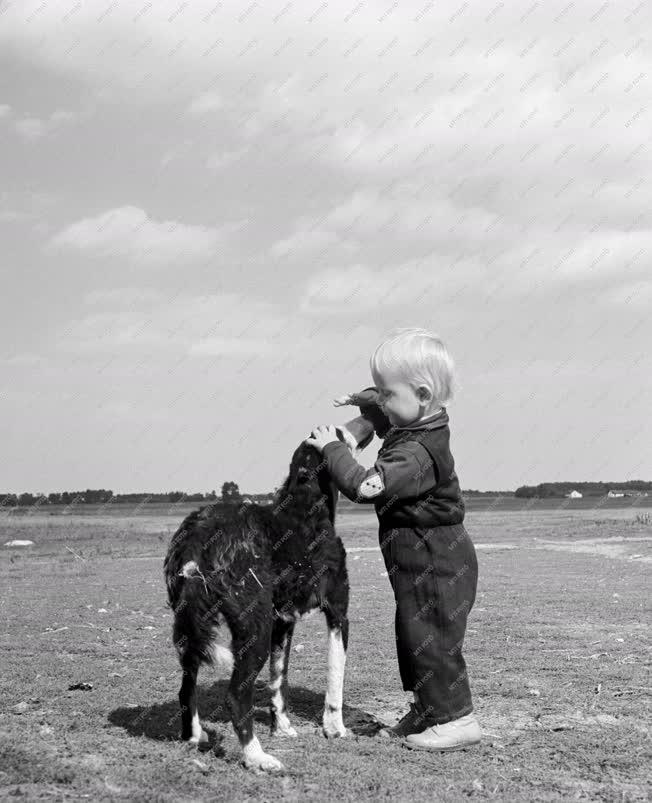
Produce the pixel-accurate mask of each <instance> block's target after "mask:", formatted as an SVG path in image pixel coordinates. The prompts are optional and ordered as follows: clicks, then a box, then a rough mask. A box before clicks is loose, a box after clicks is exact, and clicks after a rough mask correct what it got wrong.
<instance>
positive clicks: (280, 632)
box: [269, 619, 297, 737]
mask: <svg viewBox="0 0 652 803" xmlns="http://www.w3.org/2000/svg"><path fill="white" fill-rule="evenodd" d="M293 633H294V622H286V621H284V620H283V619H274V623H273V625H272V643H271V649H270V652H269V689H270V691H271V692H272V699H271V704H270V713H271V716H272V733H280V734H283V735H284V736H293V737H296V736H297V732H296V730H295V729H294V728H293V727H292V725H291V724H290V720H289V718H288V715H287V698H288V660H289V657H290V645H291V644H292V634H293Z"/></svg>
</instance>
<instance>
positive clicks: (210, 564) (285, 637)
mask: <svg viewBox="0 0 652 803" xmlns="http://www.w3.org/2000/svg"><path fill="white" fill-rule="evenodd" d="M350 423H352V422H350ZM347 426H348V425H347ZM351 430H354V431H355V428H354V427H351V428H350V429H348V428H347V427H341V428H338V429H337V433H338V437H339V439H340V440H343V441H344V442H345V443H346V444H347V445H348V446H349V448H351V450H352V451H356V450H357V448H358V441H357V440H356V438H355V437H354V436H353V435H352V434H351ZM367 434H368V430H367ZM372 434H373V433H372ZM365 445H366V444H365ZM337 495H338V491H337V489H336V488H335V486H334V485H333V483H332V481H331V479H330V477H329V475H328V473H327V471H326V469H325V467H324V463H323V461H322V459H321V456H320V454H319V453H318V452H317V450H316V449H314V448H312V447H311V446H307V445H306V444H305V443H302V444H301V445H300V446H299V448H298V449H297V450H296V451H295V453H294V455H293V457H292V462H291V464H290V473H289V475H288V477H287V479H286V480H285V482H284V484H283V486H282V487H281V489H280V490H279V492H278V494H277V499H276V502H275V503H274V504H273V505H269V506H264V505H257V504H252V503H249V504H244V505H238V504H233V503H229V504H226V503H222V504H212V505H207V506H206V507H203V508H201V509H200V510H197V511H194V512H193V513H191V514H190V515H189V516H187V517H186V519H185V520H184V521H183V522H182V524H181V525H180V527H179V529H178V530H177V531H176V533H175V534H174V536H173V537H172V541H171V543H170V546H169V549H168V553H167V557H166V558H165V564H164V573H165V580H166V584H167V590H168V599H169V604H170V606H171V607H172V609H173V610H174V626H173V638H174V644H175V647H176V649H177V652H178V655H179V661H180V663H181V668H182V670H183V680H182V684H181V690H180V691H179V702H180V704H181V736H182V738H183V739H186V740H188V741H190V742H191V743H195V744H199V743H200V742H205V741H207V740H208V737H207V735H206V733H205V731H203V730H202V727H201V725H200V721H199V715H198V712H197V691H196V687H197V672H198V669H199V666H200V665H201V664H211V663H222V662H226V663H227V665H229V666H230V667H231V669H232V673H231V681H230V683H229V688H228V692H227V705H228V707H229V710H230V713H231V721H232V723H233V727H234V729H235V732H236V734H237V736H238V739H239V740H240V744H241V746H242V749H243V752H244V763H245V765H246V766H247V767H250V768H256V769H262V770H278V769H282V767H283V765H282V764H281V762H280V761H278V759H276V758H275V757H274V756H272V755H269V754H268V753H265V752H264V751H263V749H262V747H261V745H260V742H259V741H258V739H257V737H256V736H255V734H254V731H253V698H254V683H255V681H256V678H257V677H258V674H259V672H260V671H261V669H262V668H263V665H264V663H265V661H266V660H267V658H268V657H269V667H270V681H269V688H270V690H271V692H272V698H271V717H272V731H273V732H276V733H280V734H283V735H285V736H290V737H293V736H296V735H297V732H296V730H295V729H294V728H293V727H292V725H291V724H290V720H289V718H288V715H287V687H288V684H287V672H288V658H289V655H290V644H291V641H292V633H293V631H294V626H295V623H296V622H297V620H298V619H299V618H300V617H301V615H302V614H305V613H308V612H310V611H312V610H314V609H319V610H321V611H323V613H324V615H325V617H326V624H327V626H328V681H327V688H326V698H325V704H324V712H323V719H322V727H323V731H324V734H325V735H326V736H328V737H337V736H345V735H346V729H345V727H344V723H343V721H342V688H343V683H344V665H345V661H346V650H347V643H348V629H349V622H348V619H347V609H348V602H349V583H348V576H347V570H346V553H345V551H344V546H343V545H342V542H341V540H340V539H339V537H338V536H337V535H336V534H335V530H334V526H333V525H334V520H335V508H336V503H337ZM221 630H222V631H226V634H227V636H228V639H229V642H230V643H229V644H228V646H227V645H224V644H220V643H219V642H220V631H221Z"/></svg>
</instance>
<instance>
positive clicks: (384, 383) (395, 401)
mask: <svg viewBox="0 0 652 803" xmlns="http://www.w3.org/2000/svg"><path fill="white" fill-rule="evenodd" d="M375 384H376V387H377V388H378V392H379V394H380V395H379V399H378V403H379V404H380V407H381V409H382V411H383V412H384V413H385V415H386V416H387V418H389V421H390V423H391V424H393V425H395V426H398V427H400V426H406V425H407V424H411V423H412V422H413V421H416V420H417V419H418V418H420V417H421V416H422V415H423V411H424V408H425V406H426V405H427V404H428V400H426V401H425V403H424V401H422V400H420V399H419V397H418V396H417V394H416V391H415V390H414V389H413V388H412V387H411V386H410V385H408V383H407V382H404V381H403V380H401V379H396V378H392V377H378V381H376V383H375Z"/></svg>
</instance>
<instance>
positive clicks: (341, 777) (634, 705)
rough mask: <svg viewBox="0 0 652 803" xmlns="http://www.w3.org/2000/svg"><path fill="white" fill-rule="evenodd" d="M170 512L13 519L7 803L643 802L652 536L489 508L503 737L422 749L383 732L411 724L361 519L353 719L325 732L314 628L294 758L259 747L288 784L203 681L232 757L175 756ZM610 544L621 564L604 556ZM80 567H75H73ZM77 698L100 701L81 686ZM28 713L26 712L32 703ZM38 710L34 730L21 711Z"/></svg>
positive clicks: (485, 701) (384, 591) (476, 615)
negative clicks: (246, 751) (462, 747)
mask: <svg viewBox="0 0 652 803" xmlns="http://www.w3.org/2000/svg"><path fill="white" fill-rule="evenodd" d="M182 516H183V511H182V510H174V511H173V515H171V516H166V515H163V514H162V513H160V512H159V514H158V515H137V516H132V517H130V518H125V517H120V516H115V515H112V516H105V517H100V518H97V517H96V518H93V517H77V516H76V517H56V516H33V517H25V518H21V519H5V520H2V522H1V523H0V542H1V543H4V542H5V541H8V540H10V539H12V538H28V539H31V540H33V541H35V546H34V547H32V548H29V549H27V550H26V549H23V550H18V549H9V548H4V547H3V551H2V552H1V553H0V566H1V571H2V576H3V591H2V625H1V626H0V650H1V661H2V666H3V668H4V672H3V674H2V679H1V681H0V683H1V686H0V689H1V693H2V700H3V705H2V711H1V715H0V797H7V796H13V795H23V796H24V797H25V798H26V799H29V800H36V799H44V800H45V799H47V800H65V799H70V800H80V799H89V800H109V799H138V800H160V801H168V800H169V801H178V800H209V799H210V800H233V799H237V800H279V799H286V800H299V799H301V800H378V799H391V800H412V801H414V800H435V799H439V800H461V799H465V798H467V797H474V798H478V799H495V800H510V801H513V800H533V799H536V800H562V799H566V798H571V799H585V800H645V799H648V793H649V788H648V787H647V786H646V783H647V774H648V773H647V769H646V768H647V767H649V743H648V740H647V737H648V733H647V727H646V714H649V708H647V705H646V704H647V703H648V702H649V691H650V688H649V687H650V686H651V685H652V684H651V683H650V678H649V670H648V669H647V667H648V666H649V657H650V655H649V629H648V626H647V624H646V623H647V622H649V621H650V615H649V614H650V611H649V579H648V578H649V561H650V559H651V558H652V549H651V547H652V541H651V540H650V531H649V526H646V523H645V522H641V521H638V522H637V521H636V520H635V518H634V512H633V511H630V512H629V517H627V518H623V517H621V518H620V519H617V518H610V517H609V512H608V511H604V510H603V511H601V512H600V513H599V514H598V513H593V514H591V512H586V511H584V513H583V514H582V515H579V514H578V513H577V512H574V511H571V510H569V509H562V510H557V511H550V510H548V511H539V510H538V511H520V512H519V511H515V512H511V513H510V512H504V511H501V512H499V511H493V512H485V513H482V512H472V513H471V514H470V515H469V516H468V518H467V525H468V529H469V531H470V532H471V534H472V537H473V538H474V540H475V541H476V543H477V544H478V546H479V549H478V555H479V561H480V585H479V593H478V598H477V602H476V606H475V608H474V610H473V612H472V614H471V617H470V624H469V631H468V636H467V649H466V655H467V661H468V664H469V673H470V677H471V681H472V688H473V692H474V696H475V704H476V709H477V714H478V717H479V718H480V720H481V723H482V725H483V730H484V732H485V738H484V741H483V744H482V745H481V746H479V747H478V748H474V749H471V750H468V751H466V752H463V753H452V754H445V755H431V754H424V753H412V752H410V751H408V750H405V749H403V748H401V746H400V745H398V744H396V743H394V742H393V741H391V742H390V741H389V740H387V739H383V738H382V737H379V736H377V735H373V733H374V728H373V727H370V726H369V723H370V721H372V719H373V718H374V717H376V718H379V719H381V720H385V721H388V722H392V721H393V720H394V719H395V718H396V717H398V716H399V715H400V714H402V713H403V710H404V706H405V700H406V695H405V694H404V693H403V692H402V691H401V689H400V684H399V680H398V669H397V665H396V658H395V654H394V636H393V623H392V622H393V602H392V599H391V593H390V589H389V583H388V581H387V578H386V577H385V576H383V572H384V566H383V564H382V560H381V557H380V554H379V552H377V551H375V550H373V549H362V550H359V548H360V547H363V548H365V547H366V548H369V547H373V546H375V522H374V518H373V515H369V514H368V513H366V512H365V513H359V514H355V513H353V514H347V515H346V516H343V517H342V518H341V521H340V531H341V533H342V535H343V537H344V539H345V543H346V544H347V546H348V547H350V552H349V567H350V574H351V583H352V605H351V620H352V621H351V649H350V653H349V662H348V674H347V680H346V696H345V699H346V701H347V703H348V706H347V708H346V711H345V722H346V723H347V725H348V726H349V727H350V728H351V729H352V730H353V733H352V735H351V738H349V739H346V740H341V741H335V742H327V741H326V740H325V739H324V738H323V737H322V736H321V733H320V732H319V730H318V728H317V722H318V718H319V713H320V709H321V705H322V700H323V692H324V687H325V627H324V624H323V622H322V621H320V620H319V618H318V617H317V616H315V617H313V618H312V619H309V620H308V621H306V622H303V623H301V624H300V625H299V626H298V627H297V633H296V636H295V641H294V644H295V646H300V645H303V649H301V650H299V651H293V653H292V659H291V667H290V685H291V691H290V694H291V698H290V708H291V717H292V719H293V721H294V724H295V726H297V727H298V729H299V731H300V738H299V740H298V741H288V740H283V739H279V740H274V739H271V738H270V736H269V735H268V732H267V727H266V726H267V722H268V717H267V712H266V701H267V694H266V692H265V689H264V686H263V684H262V683H260V684H259V689H258V692H257V702H258V704H259V706H260V709H259V711H258V714H257V721H258V725H257V727H258V733H259V736H260V738H261V741H262V742H263V745H264V746H265V747H267V748H268V749H269V750H270V751H271V752H273V753H274V754H276V755H277V756H278V757H279V758H281V760H283V761H284V763H285V764H286V766H287V767H288V772H287V774H285V775H283V776H277V777H266V776H258V775H254V774H252V773H249V772H247V771H245V770H244V769H243V768H242V767H241V765H240V753H239V750H238V746H237V742H236V739H235V736H234V734H233V732H232V729H231V727H230V725H228V724H227V723H226V722H225V720H226V716H225V713H224V711H223V709H222V696H223V692H224V686H225V679H224V678H219V677H217V676H211V675H210V674H209V673H208V672H207V671H206V670H204V672H203V673H202V674H201V675H200V683H201V695H200V706H201V711H203V712H204V714H205V716H206V718H207V719H208V721H209V723H211V724H212V725H213V730H214V732H215V734H216V737H215V746H216V752H217V755H216V754H215V753H214V752H208V753H197V752H193V751H192V750H190V749H189V748H187V747H186V745H184V744H182V743H181V742H179V741H178V738H177V736H178V730H179V721H178V712H177V701H176V693H177V688H178V679H179V673H178V669H177V664H176V658H175V654H174V650H173V649H172V646H171V639H170V612H169V610H168V609H167V608H166V607H165V590H164V586H163V580H162V559H163V554H164V551H165V547H166V543H167V539H168V537H169V533H171V532H172V531H173V530H174V528H175V527H176V524H177V523H178V521H179V520H180V519H181V517H182ZM605 545H606V546H607V547H609V549H607V550H605ZM69 550H72V551H69ZM76 682H89V683H92V684H93V689H92V690H91V691H68V686H69V685H70V684H72V683H76ZM16 706H18V708H15V707H16ZM20 711H22V713H19V712H20Z"/></svg>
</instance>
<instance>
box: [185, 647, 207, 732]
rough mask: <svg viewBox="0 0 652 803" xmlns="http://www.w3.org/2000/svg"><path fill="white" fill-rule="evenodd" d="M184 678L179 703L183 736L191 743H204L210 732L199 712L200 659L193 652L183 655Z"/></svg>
mask: <svg viewBox="0 0 652 803" xmlns="http://www.w3.org/2000/svg"><path fill="white" fill-rule="evenodd" d="M181 669H182V671H183V679H182V681H181V688H180V689H179V704H180V706H181V738H182V739H183V740H184V741H187V742H189V743H190V744H196V745H198V744H203V743H207V742H208V734H207V733H206V731H205V730H203V729H202V727H201V724H200V722H199V713H198V712H197V672H198V670H199V660H198V659H197V657H196V656H195V655H193V654H186V655H183V656H182V657H181Z"/></svg>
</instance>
